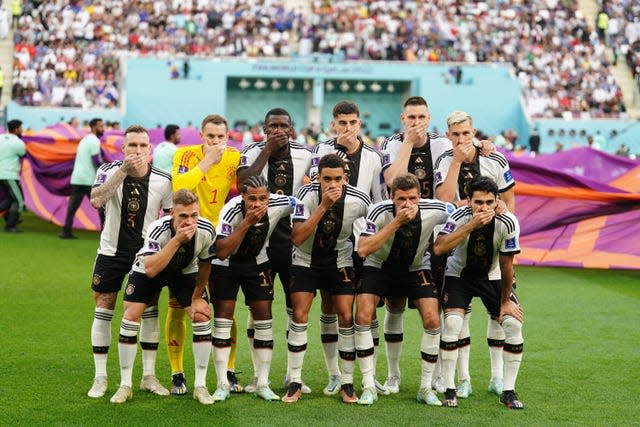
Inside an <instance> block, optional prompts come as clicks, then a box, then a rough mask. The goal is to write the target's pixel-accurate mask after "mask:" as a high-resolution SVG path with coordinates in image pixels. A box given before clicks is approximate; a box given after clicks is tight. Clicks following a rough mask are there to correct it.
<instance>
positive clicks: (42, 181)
mask: <svg viewBox="0 0 640 427" xmlns="http://www.w3.org/2000/svg"><path fill="white" fill-rule="evenodd" d="M180 132H181V135H182V140H181V145H194V144H199V143H200V138H199V133H198V130H197V129H193V128H183V129H181V130H180ZM85 134H86V132H85V131H79V130H77V129H74V128H71V127H70V126H68V125H66V124H60V125H54V126H50V127H48V128H45V129H43V130H41V131H38V132H30V133H25V134H24V135H23V139H24V141H25V143H26V145H27V153H28V154H27V158H26V161H25V162H24V163H23V171H22V188H23V191H24V194H25V201H26V205H27V207H28V208H29V209H31V210H32V211H33V212H35V213H36V214H37V215H38V216H40V217H41V218H43V219H45V220H47V221H50V222H53V223H54V224H58V225H60V224H62V222H63V221H64V216H65V214H66V211H67V203H68V195H69V194H70V190H71V186H70V184H69V180H70V176H71V171H72V169H73V160H74V157H75V152H76V149H77V145H78V142H79V141H80V139H81V138H82V136H84V135H85ZM149 135H150V139H151V143H152V145H154V146H155V145H156V144H158V143H160V142H161V141H162V140H163V139H164V135H163V130H162V129H150V130H149ZM232 137H233V135H232ZM237 139H238V140H239V139H240V136H239V135H238V138H237ZM121 144H122V131H110V132H107V133H106V134H105V136H104V137H103V142H102V151H103V152H102V154H103V158H104V159H105V160H106V161H113V160H116V159H121V158H122V151H121V148H120V146H121ZM233 145H234V146H236V147H238V148H239V147H240V145H241V144H240V143H238V142H233ZM506 155H507V157H508V159H509V162H510V164H511V169H512V171H513V175H514V176H515V179H516V187H515V191H516V215H517V217H518V219H519V221H520V228H521V239H520V245H521V247H522V253H521V254H520V255H519V256H518V257H517V262H518V263H519V264H521V265H542V266H563V267H585V268H607V269H640V244H638V243H637V241H636V236H638V235H640V161H636V160H630V159H627V158H623V157H619V156H614V155H611V154H607V153H604V152H602V151H598V150H593V149H590V148H586V147H585V148H574V149H572V150H569V151H565V152H561V153H555V154H546V155H539V156H538V157H535V158H532V157H527V156H515V155H512V154H510V153H506ZM99 224H100V221H99V218H98V214H97V211H96V210H95V209H94V208H93V207H92V206H91V205H90V203H89V201H88V200H84V201H83V203H82V205H81V207H80V209H79V210H78V213H77V214H76V218H75V220H74V227H76V228H81V229H87V230H98V229H99Z"/></svg>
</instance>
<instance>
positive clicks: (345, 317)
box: [338, 311, 353, 328]
mask: <svg viewBox="0 0 640 427" xmlns="http://www.w3.org/2000/svg"><path fill="white" fill-rule="evenodd" d="M351 325H353V314H352V313H351V312H349V311H345V312H341V313H338V326H340V327H341V328H348V327H350V326H351Z"/></svg>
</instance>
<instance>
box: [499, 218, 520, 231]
mask: <svg viewBox="0 0 640 427" xmlns="http://www.w3.org/2000/svg"><path fill="white" fill-rule="evenodd" d="M496 219H497V220H498V221H500V222H501V223H503V224H504V225H505V226H506V227H507V231H508V232H509V233H513V231H514V230H515V229H516V224H515V222H514V221H513V220H512V219H511V218H509V217H508V216H507V215H496Z"/></svg>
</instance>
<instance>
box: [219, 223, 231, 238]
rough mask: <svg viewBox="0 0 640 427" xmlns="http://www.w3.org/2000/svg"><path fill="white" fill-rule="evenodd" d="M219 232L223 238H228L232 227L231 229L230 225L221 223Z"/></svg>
mask: <svg viewBox="0 0 640 427" xmlns="http://www.w3.org/2000/svg"><path fill="white" fill-rule="evenodd" d="M220 231H221V233H222V234H224V235H225V236H228V235H229V234H231V232H232V231H233V227H231V224H226V223H222V224H221V227H220Z"/></svg>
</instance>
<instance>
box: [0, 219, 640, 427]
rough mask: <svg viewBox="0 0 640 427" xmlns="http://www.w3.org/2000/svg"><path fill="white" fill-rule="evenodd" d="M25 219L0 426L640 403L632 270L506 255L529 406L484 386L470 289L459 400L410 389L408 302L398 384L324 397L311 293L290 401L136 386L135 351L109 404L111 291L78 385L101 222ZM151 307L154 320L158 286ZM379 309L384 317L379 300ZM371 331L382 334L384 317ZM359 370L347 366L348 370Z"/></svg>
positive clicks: (508, 422) (577, 409)
mask: <svg viewBox="0 0 640 427" xmlns="http://www.w3.org/2000/svg"><path fill="white" fill-rule="evenodd" d="M22 228H23V229H24V230H25V233H22V234H11V235H10V234H4V233H3V234H1V235H0V294H1V295H2V306H1V309H0V312H1V317H0V318H1V324H0V343H1V344H0V355H1V358H0V372H1V373H2V375H1V376H0V424H2V425H45V424H46V425H82V426H86V425H196V424H208V425H220V426H234V425H238V426H271V425H273V426H284V425H309V426H314V425H322V426H331V425H340V426H347V425H353V426H360V425H366V426H374V425H387V426H388V425H398V426H404V425H427V424H428V425H471V426H477V425H487V426H501V425H504V426H512V425H533V426H540V425H553V426H555V425H602V426H605V425H606V426H609V425H640V410H638V405H637V403H634V402H635V397H637V394H640V385H639V384H640V375H639V374H638V369H639V368H640V348H639V347H640V339H639V338H640V333H639V332H638V331H639V330H640V310H638V309H639V308H640V272H622V271H594V270H576V269H551V268H526V267H516V271H517V276H518V292H519V296H520V298H521V300H522V302H523V306H524V309H525V326H524V335H525V353H524V360H523V363H522V367H521V370H520V376H519V378H518V383H517V384H518V387H517V389H518V393H519V395H520V397H521V399H522V401H523V402H524V403H525V405H526V409H525V410H524V411H509V410H507V409H506V408H504V407H503V406H501V405H499V404H498V399H497V397H496V396H493V395H490V394H489V393H487V391H486V386H487V382H488V380H489V378H488V377H489V367H488V365H489V359H488V352H487V345H486V341H485V338H486V336H485V328H486V315H485V310H484V308H483V307H482V303H481V302H480V301H479V300H477V301H476V302H475V303H474V304H475V309H474V314H473V317H472V325H471V327H472V334H471V336H472V350H471V377H472V385H473V395H472V396H471V397H470V398H469V399H466V400H460V407H459V408H457V409H445V408H435V407H427V406H426V405H423V404H422V405H421V404H418V403H417V402H416V399H415V395H416V391H417V388H418V385H419V372H420V356H419V354H420V353H419V343H420V333H421V331H422V328H421V324H420V321H419V318H418V315H417V313H416V312H415V311H413V310H407V311H406V312H405V321H404V328H405V341H404V346H403V353H402V361H401V366H402V374H403V377H402V386H401V392H400V393H399V394H398V395H395V396H381V397H380V400H379V401H378V402H377V403H376V404H375V405H373V406H371V407H359V406H357V405H356V406H347V405H344V404H342V403H341V402H339V400H338V398H330V397H326V396H324V395H323V394H322V388H323V387H324V385H325V382H326V379H327V374H326V370H325V368H324V362H323V359H322V352H321V346H320V337H319V327H318V323H319V320H318V319H319V312H318V306H319V303H318V302H316V303H314V307H313V312H312V314H311V315H310V331H309V349H308V351H307V355H306V358H305V366H304V371H303V377H304V379H305V381H306V382H307V383H308V385H309V386H310V387H311V388H312V389H313V391H314V392H313V394H311V395H306V396H304V398H303V399H302V400H301V401H300V402H298V403H297V404H295V405H285V404H283V403H281V402H264V401H261V400H258V399H256V398H254V397H253V396H251V395H232V398H231V399H230V400H229V401H227V402H225V403H222V404H216V405H212V406H204V405H200V404H198V403H197V402H195V401H194V400H193V399H192V397H191V396H185V397H173V396H172V397H158V396H153V395H150V394H148V393H143V392H140V391H138V390H137V387H135V386H137V383H138V381H139V379H140V376H141V371H142V368H141V364H140V353H141V352H140V351H139V352H138V361H137V364H136V367H135V370H134V397H133V400H132V401H131V402H129V403H127V404H125V405H118V406H116V405H112V404H110V403H109V396H110V395H111V394H113V392H115V390H116V388H117V385H118V383H119V371H118V352H117V336H118V328H119V323H120V319H121V315H122V303H121V299H120V298H119V300H118V303H117V311H116V314H115V317H114V321H113V328H112V331H113V332H112V333H113V341H112V346H111V352H110V354H109V364H108V371H109V391H108V395H107V396H106V397H105V398H102V399H97V400H96V399H90V398H88V397H87V396H86V392H87V390H88V389H89V387H90V385H91V381H92V377H93V360H92V355H91V344H90V327H91V322H92V318H93V298H92V293H91V290H90V288H89V285H90V281H91V269H92V265H93V260H94V258H95V250H96V247H97V243H98V235H97V233H91V232H76V233H77V235H78V236H79V237H80V238H79V239H78V240H60V239H58V237H57V233H58V231H59V229H58V228H57V227H55V226H53V225H50V224H47V223H44V222H42V221H40V220H39V219H37V218H35V217H34V216H33V215H32V214H28V213H27V214H25V216H24V223H23V224H22ZM278 286H279V285H278ZM241 301H242V300H241ZM160 307H161V323H162V325H163V324H164V316H165V312H166V295H164V294H163V297H162V300H161V303H160ZM283 307H284V304H283V299H282V297H281V290H280V288H278V292H277V294H276V301H275V303H274V310H273V312H274V329H275V330H274V338H275V349H274V361H273V366H272V370H271V382H272V388H273V389H274V391H276V393H279V394H282V392H283V390H282V378H283V375H284V371H285V365H286V341H285V338H284V335H285V314H284V308H283ZM236 311H237V319H238V322H239V325H240V327H239V330H240V331H241V332H240V333H239V341H240V343H239V349H238V360H237V370H238V371H241V373H240V374H239V376H240V378H241V381H242V382H244V383H246V382H247V381H248V380H249V379H250V377H251V362H250V358H249V354H248V351H247V342H246V339H244V338H243V337H244V336H245V334H244V325H245V321H246V309H245V307H244V306H243V305H242V304H240V305H239V307H238V309H237V310H236ZM378 316H379V317H380V319H382V318H383V316H384V314H383V311H382V310H379V312H378ZM162 329H163V330H164V327H162ZM188 330H189V329H188ZM380 330H381V335H382V325H381V328H380ZM163 335H164V334H163ZM188 336H190V333H189V332H188ZM162 339H163V338H162ZM380 349H381V351H380V357H379V359H378V367H377V370H378V374H377V377H378V378H379V379H380V380H382V381H384V378H385V377H386V363H385V357H384V345H382V346H381V347H380ZM192 367H193V358H192V354H191V348H190V345H189V344H187V348H186V350H185V370H186V374H187V379H188V384H189V385H191V384H193V368H192ZM157 373H158V377H159V378H160V379H161V381H162V382H163V383H164V384H165V385H168V383H169V376H170V375H169V374H170V372H169V365H168V361H167V355H166V349H165V348H164V345H163V344H161V346H160V349H159V354H158V365H157ZM359 381H360V376H359V373H358V371H357V369H356V383H358V382H359ZM215 382H216V380H215V371H214V368H213V363H210V364H209V374H208V385H209V389H210V391H213V389H215ZM357 390H358V392H359V387H358V388H357Z"/></svg>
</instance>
